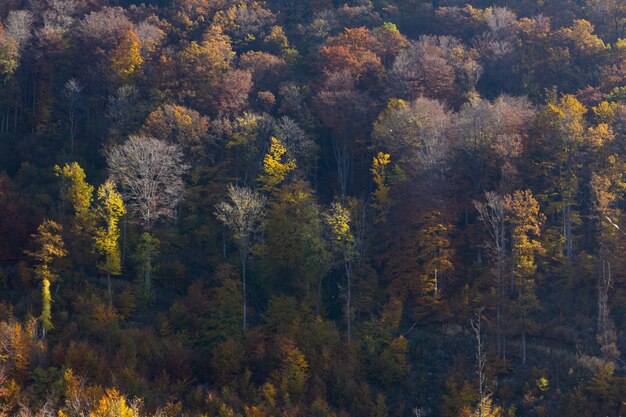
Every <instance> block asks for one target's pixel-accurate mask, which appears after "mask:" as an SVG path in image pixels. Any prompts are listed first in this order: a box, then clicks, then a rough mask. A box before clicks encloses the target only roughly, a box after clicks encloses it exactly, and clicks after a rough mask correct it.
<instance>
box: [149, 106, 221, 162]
mask: <svg viewBox="0 0 626 417" xmlns="http://www.w3.org/2000/svg"><path fill="white" fill-rule="evenodd" d="M141 129H142V131H143V132H145V134H146V135H147V136H150V137H153V138H156V139H159V140H163V141H167V142H169V143H173V144H177V145H179V146H181V147H182V148H183V149H184V150H185V151H186V152H190V153H191V152H192V151H193V150H195V149H199V148H201V146H202V145H203V141H204V140H205V139H206V135H207V133H208V131H209V118H208V117H205V116H202V115H201V114H200V113H198V112H197V111H195V110H192V109H189V108H187V107H184V106H179V105H176V104H164V105H162V106H160V107H158V108H157V109H156V110H154V111H152V113H150V114H149V115H148V117H147V118H146V120H145V122H144V123H143V127H142V128H141Z"/></svg>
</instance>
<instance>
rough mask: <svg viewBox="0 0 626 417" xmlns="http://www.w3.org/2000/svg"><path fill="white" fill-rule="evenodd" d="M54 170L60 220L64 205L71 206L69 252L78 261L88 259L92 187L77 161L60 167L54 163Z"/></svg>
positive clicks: (91, 229) (92, 221) (63, 214)
mask: <svg viewBox="0 0 626 417" xmlns="http://www.w3.org/2000/svg"><path fill="white" fill-rule="evenodd" d="M54 172H55V175H56V176H57V177H60V178H61V200H62V203H61V204H62V206H61V222H62V223H63V224H66V222H65V212H66V209H65V205H66V204H69V205H71V207H72V212H73V216H72V218H71V222H67V224H71V228H70V230H69V231H70V232H71V233H72V235H73V236H74V239H73V240H72V241H71V242H70V244H71V252H72V255H73V257H74V259H76V260H77V261H78V262H79V263H83V262H85V261H86V260H88V259H90V250H89V247H90V245H89V242H90V240H91V235H92V234H93V230H94V213H93V211H92V202H93V191H94V187H93V186H92V185H91V184H89V183H88V182H87V181H86V178H87V176H86V174H85V171H83V169H82V168H81V166H80V165H78V163H77V162H72V163H68V164H65V165H64V166H63V167H62V168H61V167H60V166H58V165H55V167H54Z"/></svg>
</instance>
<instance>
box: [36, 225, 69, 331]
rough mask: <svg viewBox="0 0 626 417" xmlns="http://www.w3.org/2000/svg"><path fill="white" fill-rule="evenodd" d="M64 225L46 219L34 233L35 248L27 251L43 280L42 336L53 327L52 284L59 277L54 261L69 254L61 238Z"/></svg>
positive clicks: (39, 276)
mask: <svg viewBox="0 0 626 417" xmlns="http://www.w3.org/2000/svg"><path fill="white" fill-rule="evenodd" d="M61 231H62V227H61V225H59V224H58V223H56V222H54V221H52V220H45V221H44V222H43V223H42V224H41V225H39V227H38V228H37V233H35V234H33V235H32V238H33V246H34V248H33V250H29V251H26V254H27V255H29V256H30V257H31V258H33V260H34V261H35V268H34V271H35V275H36V276H37V278H38V279H40V280H41V304H42V306H41V324H42V336H43V338H44V339H45V337H46V334H47V333H48V332H49V331H50V330H51V329H52V327H53V326H52V311H51V310H52V306H51V305H52V295H51V293H50V284H51V283H52V282H53V281H55V280H56V279H58V277H59V276H58V274H57V273H56V272H55V271H54V265H53V264H54V262H55V261H56V260H57V259H59V258H62V257H64V256H65V255H67V252H66V250H65V244H64V243H63V239H62V238H61Z"/></svg>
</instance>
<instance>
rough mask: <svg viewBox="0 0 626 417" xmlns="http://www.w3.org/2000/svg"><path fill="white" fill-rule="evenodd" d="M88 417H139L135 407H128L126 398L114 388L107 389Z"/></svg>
mask: <svg viewBox="0 0 626 417" xmlns="http://www.w3.org/2000/svg"><path fill="white" fill-rule="evenodd" d="M89 417H139V410H138V409H137V406H136V405H128V403H127V402H126V397H124V396H123V395H121V394H120V393H119V391H117V390H116V389H114V388H111V389H107V390H106V392H105V394H104V395H103V396H102V398H100V401H99V402H98V405H97V406H96V408H95V409H94V410H93V411H91V412H90V413H89Z"/></svg>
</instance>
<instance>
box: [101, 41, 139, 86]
mask: <svg viewBox="0 0 626 417" xmlns="http://www.w3.org/2000/svg"><path fill="white" fill-rule="evenodd" d="M109 60H110V65H111V72H112V74H113V77H114V78H115V79H118V80H120V81H122V82H127V81H128V80H129V79H130V78H131V77H132V76H133V75H134V74H135V73H136V71H137V70H138V69H139V67H141V64H143V57H142V56H141V45H140V44H139V38H138V37H137V35H136V34H135V32H133V31H132V30H129V31H128V32H127V33H126V35H125V36H124V39H122V41H121V42H120V43H119V45H117V47H116V48H115V49H113V51H112V52H111V56H110V58H109Z"/></svg>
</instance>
